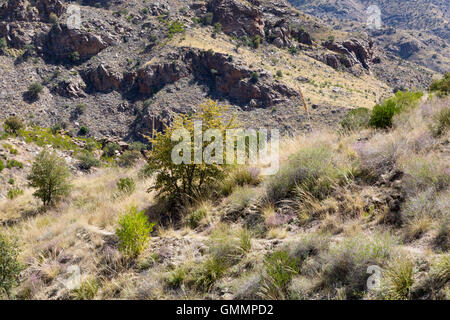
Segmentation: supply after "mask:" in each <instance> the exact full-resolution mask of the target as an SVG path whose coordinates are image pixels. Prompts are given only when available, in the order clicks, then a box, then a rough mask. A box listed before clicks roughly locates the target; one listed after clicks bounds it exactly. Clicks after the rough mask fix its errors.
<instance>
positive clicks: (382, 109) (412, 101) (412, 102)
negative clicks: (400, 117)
mask: <svg viewBox="0 0 450 320" xmlns="http://www.w3.org/2000/svg"><path fill="white" fill-rule="evenodd" d="M422 96H423V92H408V91H398V92H397V93H396V94H395V96H394V97H392V98H390V99H388V100H385V101H384V102H383V103H382V104H381V105H380V104H377V105H376V106H375V107H374V108H373V110H372V114H371V117H370V120H369V124H370V125H371V126H373V127H375V128H389V127H392V119H393V117H394V115H396V114H399V113H400V112H404V111H407V110H408V109H411V108H414V107H416V106H417V105H418V103H419V101H420V98H422Z"/></svg>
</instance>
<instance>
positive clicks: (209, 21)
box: [202, 12, 214, 26]
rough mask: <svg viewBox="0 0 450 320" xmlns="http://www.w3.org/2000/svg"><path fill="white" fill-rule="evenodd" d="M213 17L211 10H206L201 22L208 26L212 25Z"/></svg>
mask: <svg viewBox="0 0 450 320" xmlns="http://www.w3.org/2000/svg"><path fill="white" fill-rule="evenodd" d="M213 18H214V16H213V14H212V12H208V13H206V14H205V15H204V16H203V17H202V22H203V24H204V25H207V26H210V25H212V22H213Z"/></svg>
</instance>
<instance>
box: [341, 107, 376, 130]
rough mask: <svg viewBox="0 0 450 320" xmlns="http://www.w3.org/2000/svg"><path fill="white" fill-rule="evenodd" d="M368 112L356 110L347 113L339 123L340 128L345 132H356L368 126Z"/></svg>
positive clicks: (367, 110) (365, 109)
mask: <svg viewBox="0 0 450 320" xmlns="http://www.w3.org/2000/svg"><path fill="white" fill-rule="evenodd" d="M369 120H370V111H369V109H367V108H358V109H354V110H351V111H349V112H348V113H347V115H346V116H345V117H344V119H343V120H342V121H341V126H342V128H343V129H345V130H357V129H360V128H365V127H368V126H369Z"/></svg>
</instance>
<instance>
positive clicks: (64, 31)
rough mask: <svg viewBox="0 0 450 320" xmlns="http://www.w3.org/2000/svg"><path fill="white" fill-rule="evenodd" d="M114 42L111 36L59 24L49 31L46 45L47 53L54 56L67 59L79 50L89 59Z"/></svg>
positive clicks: (84, 57)
mask: <svg viewBox="0 0 450 320" xmlns="http://www.w3.org/2000/svg"><path fill="white" fill-rule="evenodd" d="M112 44H113V40H112V39H111V38H110V37H106V36H100V35H94V34H91V33H90V32H87V31H84V30H78V29H70V28H68V27H67V26H66V25H59V24H58V25H55V26H53V28H52V29H51V30H50V32H49V33H48V35H47V39H46V44H45V45H46V50H47V54H48V55H49V56H51V57H52V58H56V59H66V58H68V57H69V56H70V55H71V54H73V53H74V52H78V54H79V55H80V58H81V59H88V58H90V57H92V56H95V55H96V54H98V53H99V52H100V51H102V50H103V49H105V48H107V47H108V46H110V45H112Z"/></svg>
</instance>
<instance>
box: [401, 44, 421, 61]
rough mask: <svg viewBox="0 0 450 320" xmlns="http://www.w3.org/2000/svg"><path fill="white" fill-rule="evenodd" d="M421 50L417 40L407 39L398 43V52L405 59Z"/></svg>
mask: <svg viewBox="0 0 450 320" xmlns="http://www.w3.org/2000/svg"><path fill="white" fill-rule="evenodd" d="M419 50H420V48H419V43H418V42H417V41H415V40H410V41H405V42H402V43H400V44H399V45H398V54H399V56H400V57H402V58H403V59H408V58H409V57H410V56H412V55H413V54H414V53H416V52H418V51H419Z"/></svg>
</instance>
